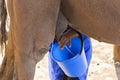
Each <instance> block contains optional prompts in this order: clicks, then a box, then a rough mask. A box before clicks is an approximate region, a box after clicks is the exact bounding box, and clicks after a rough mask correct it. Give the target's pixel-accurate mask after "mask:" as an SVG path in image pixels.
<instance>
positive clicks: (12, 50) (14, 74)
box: [0, 0, 120, 80]
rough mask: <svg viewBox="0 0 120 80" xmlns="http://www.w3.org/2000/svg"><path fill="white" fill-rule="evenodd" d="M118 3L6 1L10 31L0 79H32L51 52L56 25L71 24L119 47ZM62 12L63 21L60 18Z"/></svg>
mask: <svg viewBox="0 0 120 80" xmlns="http://www.w3.org/2000/svg"><path fill="white" fill-rule="evenodd" d="M3 2H4V0H3ZM119 4H120V1H119V0H116V1H112V0H97V1H95V0H39V1H38V0H6V5H7V13H8V15H9V16H10V30H9V34H8V44H7V48H6V51H5V57H4V60H3V63H2V66H1V69H0V80H12V79H13V80H33V78H34V73H35V65H36V63H37V62H38V61H40V60H41V59H42V58H43V57H44V55H45V53H46V52H47V51H48V49H49V44H50V43H51V42H52V40H53V39H54V36H55V30H56V26H67V24H68V23H69V24H71V25H72V26H73V28H74V29H76V30H78V31H80V32H82V33H85V34H86V35H88V36H90V37H92V38H95V39H97V40H99V41H104V42H108V43H112V44H119V43H120V41H119V37H120V35H119V32H120V30H119V24H120V23H119V21H120V18H119V14H120V13H119V8H120V7H119ZM3 6H4V5H3ZM60 13H62V17H64V19H63V18H62V17H60V18H59V19H58V16H60ZM57 23H59V24H57ZM58 31H59V30H58ZM60 33H62V31H61V32H59V34H60ZM56 34H57V33H56ZM3 40H4V39H3Z"/></svg>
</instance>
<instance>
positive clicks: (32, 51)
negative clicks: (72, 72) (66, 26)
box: [8, 0, 60, 80]
mask: <svg viewBox="0 0 120 80" xmlns="http://www.w3.org/2000/svg"><path fill="white" fill-rule="evenodd" d="M8 1H9V2H10V1H13V2H12V8H13V9H8V12H9V13H10V19H11V23H13V25H11V26H10V27H12V29H13V31H12V32H13V35H12V36H13V44H14V60H15V62H14V65H15V68H16V73H17V76H18V80H33V78H34V73H35V66H36V63H37V62H38V61H39V60H41V59H42V58H43V56H44V54H45V53H46V51H47V50H46V48H48V47H49V44H50V42H51V41H52V40H53V38H54V35H55V26H56V21H57V16H58V12H59V6H60V0H8ZM8 4H9V3H8Z"/></svg>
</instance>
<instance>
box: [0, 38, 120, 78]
mask: <svg viewBox="0 0 120 80" xmlns="http://www.w3.org/2000/svg"><path fill="white" fill-rule="evenodd" d="M92 45H93V57H92V62H91V65H90V69H89V75H88V79H87V80H120V63H119V62H116V63H114V61H113V45H111V44H107V43H103V42H98V41H96V40H94V39H92ZM47 57H48V55H47V54H46V55H45V57H44V59H43V60H42V61H40V62H39V63H38V64H37V66H36V73H35V79H34V80H50V79H49V73H48V59H47ZM1 59H2V58H1ZM0 61H2V60H0Z"/></svg>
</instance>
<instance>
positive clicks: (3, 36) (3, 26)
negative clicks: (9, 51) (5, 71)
mask: <svg viewBox="0 0 120 80" xmlns="http://www.w3.org/2000/svg"><path fill="white" fill-rule="evenodd" d="M0 8H1V10H0V19H1V28H0V30H1V33H0V34H1V40H0V41H1V50H3V49H5V48H6V41H7V31H6V18H7V10H6V5H5V0H1V2H0Z"/></svg>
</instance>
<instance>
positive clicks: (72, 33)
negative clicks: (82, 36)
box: [59, 29, 78, 49]
mask: <svg viewBox="0 0 120 80" xmlns="http://www.w3.org/2000/svg"><path fill="white" fill-rule="evenodd" d="M76 36H78V33H77V32H76V31H74V30H73V29H69V30H68V31H67V32H65V33H64V34H63V35H62V36H61V38H60V40H59V43H60V48H62V49H63V48H64V46H65V45H66V44H67V43H69V45H70V46H71V45H72V44H71V42H70V40H71V38H73V37H76Z"/></svg>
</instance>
